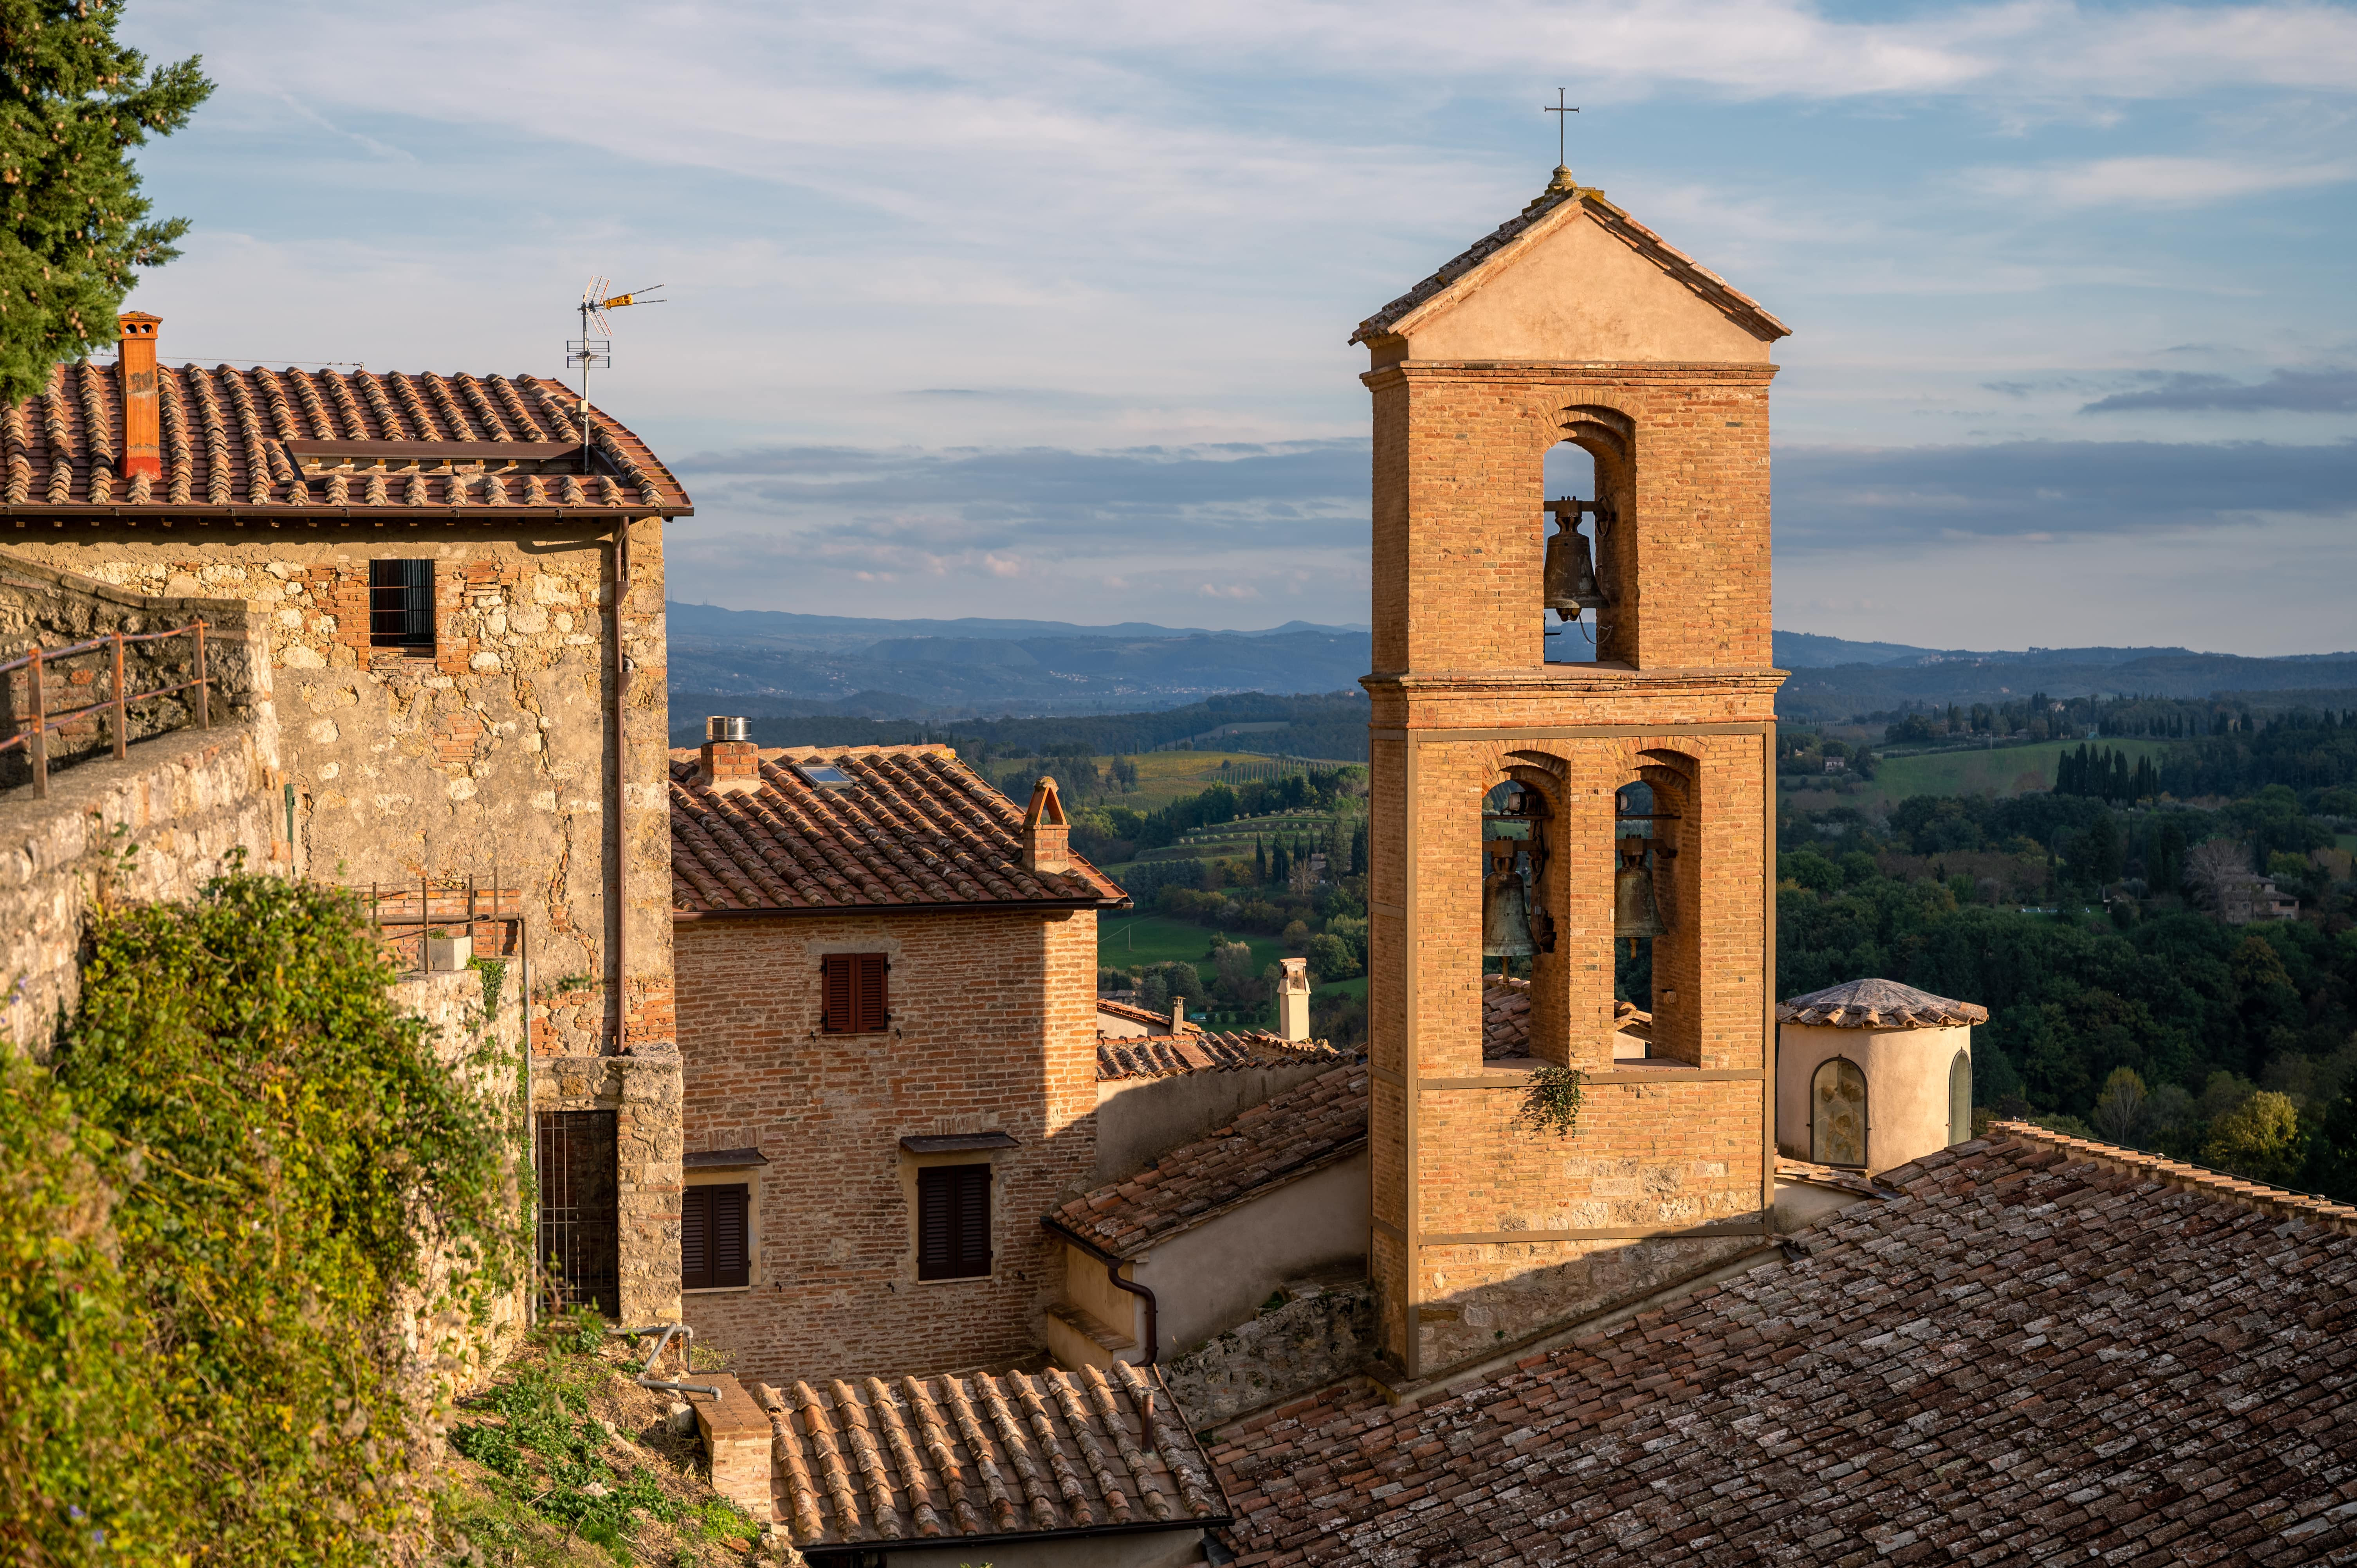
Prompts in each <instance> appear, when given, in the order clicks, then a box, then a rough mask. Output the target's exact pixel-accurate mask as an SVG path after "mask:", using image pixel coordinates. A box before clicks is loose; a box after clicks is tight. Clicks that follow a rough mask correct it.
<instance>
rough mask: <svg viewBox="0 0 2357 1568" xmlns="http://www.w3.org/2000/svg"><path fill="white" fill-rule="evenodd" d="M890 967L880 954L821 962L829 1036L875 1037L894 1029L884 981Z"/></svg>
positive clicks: (842, 954) (832, 955)
mask: <svg viewBox="0 0 2357 1568" xmlns="http://www.w3.org/2000/svg"><path fill="white" fill-rule="evenodd" d="M891 967H892V965H891V963H890V962H889V961H888V960H887V959H886V958H885V956H884V955H883V954H882V953H880V952H834V953H829V954H827V955H826V957H825V958H823V959H822V960H820V961H819V974H820V976H821V981H822V984H821V987H820V989H821V990H822V992H823V993H824V1006H825V1020H824V1022H823V1025H822V1027H823V1028H824V1029H825V1030H826V1032H827V1033H828V1034H830V1035H872V1034H874V1033H876V1032H877V1030H879V1029H885V1028H888V1027H890V1026H891V1022H892V1014H891V1009H890V1008H889V1007H888V1005H887V1004H886V993H885V985H884V977H885V975H886V974H887V973H888V972H889V971H890V970H891Z"/></svg>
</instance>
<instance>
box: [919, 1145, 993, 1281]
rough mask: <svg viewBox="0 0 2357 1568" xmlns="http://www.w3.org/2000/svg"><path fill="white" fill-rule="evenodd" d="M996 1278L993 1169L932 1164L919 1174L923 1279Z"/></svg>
mask: <svg viewBox="0 0 2357 1568" xmlns="http://www.w3.org/2000/svg"><path fill="white" fill-rule="evenodd" d="M986 1273H990V1167H989V1166H988V1165H927V1166H925V1167H924V1168H923V1169H921V1170H920V1171H918V1172H917V1277H918V1278H919V1279H920V1280H957V1279H971V1278H974V1276H976V1275H981V1274H986Z"/></svg>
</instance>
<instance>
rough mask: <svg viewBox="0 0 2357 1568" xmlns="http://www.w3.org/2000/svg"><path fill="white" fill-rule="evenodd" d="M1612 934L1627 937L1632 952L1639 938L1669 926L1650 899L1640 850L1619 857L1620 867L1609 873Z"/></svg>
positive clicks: (1648, 878) (1649, 879)
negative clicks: (1621, 857)
mask: <svg viewBox="0 0 2357 1568" xmlns="http://www.w3.org/2000/svg"><path fill="white" fill-rule="evenodd" d="M1612 934H1613V936H1614V937H1616V938H1619V939H1621V940H1625V941H1627V942H1628V944H1629V950H1630V951H1631V952H1632V953H1633V952H1635V951H1636V950H1637V941H1638V939H1639V938H1641V937H1665V936H1668V935H1669V934H1670V929H1669V927H1667V926H1665V925H1663V924H1662V911H1661V908H1660V907H1659V906H1658V905H1656V904H1655V903H1654V902H1653V874H1652V872H1651V871H1650V870H1648V869H1647V868H1646V866H1645V854H1644V851H1642V850H1639V851H1638V852H1637V854H1636V857H1635V858H1634V859H1624V860H1623V861H1621V862H1620V870H1619V871H1617V872H1615V873H1614V874H1613V876H1612Z"/></svg>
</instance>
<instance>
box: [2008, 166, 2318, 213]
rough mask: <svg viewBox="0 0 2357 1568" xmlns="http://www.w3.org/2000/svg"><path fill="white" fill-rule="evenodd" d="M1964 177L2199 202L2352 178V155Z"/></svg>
mask: <svg viewBox="0 0 2357 1568" xmlns="http://www.w3.org/2000/svg"><path fill="white" fill-rule="evenodd" d="M1962 179H1963V182H1964V185H1965V186H1966V187H1968V188H1971V189H1973V190H1975V192H1977V193H1979V194H1981V195H1984V196H1991V197H1997V198H2001V199H2007V200H2014V201H2029V202H2036V203H2039V204H2040V205H2043V206H2048V207H2065V208H2070V207H2111V206H2123V207H2201V206H2208V205H2210V204H2212V203H2213V202H2218V201H2223V200H2231V199H2234V198H2237V197H2250V196H2265V195H2267V194H2269V193H2270V192H2273V191H2278V190H2304V189H2308V188H2312V187H2316V186H2326V185H2341V184H2345V183H2347V182H2348V181H2350V180H2352V179H2357V159H2340V160H2334V161H2328V162H2321V163H2301V164H2290V165H2286V164H2278V163H2273V162H2269V161H2266V160H2265V159H2241V158H2222V157H2170V156H2158V155H2145V156H2132V157H2115V158H2094V159H2091V160H2088V161H2085V162H2081V163H2067V164H2050V165H2044V166H2035V167H1986V168H1975V169H1967V170H1965V171H1964V174H1963V176H1962Z"/></svg>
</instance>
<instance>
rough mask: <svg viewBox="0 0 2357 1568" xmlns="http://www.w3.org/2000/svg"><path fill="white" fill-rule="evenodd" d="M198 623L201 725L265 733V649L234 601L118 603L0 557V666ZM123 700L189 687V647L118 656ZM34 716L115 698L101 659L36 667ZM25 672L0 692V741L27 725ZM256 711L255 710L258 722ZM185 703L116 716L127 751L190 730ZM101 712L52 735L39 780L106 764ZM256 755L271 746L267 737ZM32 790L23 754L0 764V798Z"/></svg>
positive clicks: (94, 654) (142, 706) (149, 703)
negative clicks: (250, 724)
mask: <svg viewBox="0 0 2357 1568" xmlns="http://www.w3.org/2000/svg"><path fill="white" fill-rule="evenodd" d="M198 620H202V621H204V622H205V623H206V627H205V636H206V646H205V674H206V677H207V679H208V681H209V682H210V690H211V701H210V704H209V708H210V718H211V719H212V721H213V722H214V723H216V724H218V723H221V722H223V721H226V720H230V719H235V718H240V717H243V718H248V719H257V720H260V721H262V722H264V723H267V722H268V720H269V714H268V713H267V712H266V710H267V708H268V704H269V701H270V659H269V642H268V639H267V637H266V635H263V634H262V632H261V628H259V627H258V626H256V625H253V624H252V618H251V617H250V616H249V613H248V610H247V607H246V606H245V605H244V604H243V603H242V601H239V600H234V599H208V598H187V597H179V598H158V597H151V596H146V595H144V594H134V593H126V592H124V591H123V590H122V589H120V588H117V587H114V586H112V585H109V584H106V583H102V582H99V581H97V580H96V579H94V578H89V577H81V576H77V575H74V574H72V573H70V572H63V571H59V570H58V569H56V568H55V567H52V566H47V565H43V564H40V563H38V562H37V561H33V560H31V559H29V558H27V557H26V556H23V555H21V554H15V553H8V552H6V551H0V663H5V662H8V661H11V660H16V659H20V658H22V657H24V656H25V655H26V654H27V653H29V652H30V651H32V650H33V649H34V648H35V647H36V646H38V647H39V648H41V649H42V650H44V651H45V652H50V651H54V650H57V649H60V648H70V647H72V646H73V645H75V644H77V643H81V642H87V641H90V640H91V639H94V638H99V637H103V636H106V635H109V634H111V633H114V632H123V633H125V634H129V635H134V636H136V635H139V634H142V633H149V632H159V631H169V630H171V629H173V628H177V627H183V626H188V625H190V624H191V623H193V622H195V621H198ZM123 662H124V689H125V692H126V693H132V692H154V691H160V690H162V689H163V688H165V687H167V686H178V685H180V684H182V683H183V682H188V681H193V680H194V679H196V662H197V660H196V639H194V637H193V636H180V637H170V638H158V639H155V640H153V641H147V642H131V643H125V644H124V653H123ZM43 674H44V679H43V681H42V682H41V688H42V696H43V699H44V701H43V706H44V710H45V712H47V713H48V714H60V713H63V712H66V711H68V710H70V709H75V708H83V707H87V706H89V705H90V704H91V703H95V702H99V701H102V700H111V699H112V698H113V695H114V655H113V649H112V647H104V648H100V649H96V650H91V651H90V652H86V653H77V654H73V655H70V656H69V657H67V658H65V659H63V660H56V661H52V662H48V663H46V664H45V666H44V671H43ZM31 680H32V671H31V669H30V667H29V666H28V667H27V668H25V669H21V670H16V671H10V672H9V673H8V675H7V676H6V678H5V683H0V736H7V735H13V734H14V733H16V729H17V727H18V725H21V724H25V723H28V722H29V721H30V719H31V715H32V711H33V702H32V697H33V693H32V687H31ZM257 704H259V705H260V708H261V710H263V711H259V712H258V711H257ZM197 716H198V715H197V702H196V693H194V692H193V691H189V692H181V693H176V694H174V695H171V696H162V697H150V698H146V699H144V700H139V701H134V702H130V703H127V704H126V712H125V717H126V719H127V721H128V722H127V724H126V725H125V726H124V734H125V736H127V738H128V739H129V740H130V741H131V742H132V743H134V744H135V743H137V742H139V741H143V740H145V739H147V738H149V737H150V736H157V735H162V734H165V733H167V732H168V731H172V730H179V729H190V728H194V727H195V726H196V724H197ZM113 726H114V721H113V714H112V713H111V712H109V713H104V714H91V715H90V716H88V717H85V718H81V719H77V720H74V721H72V722H71V723H70V724H68V725H66V726H65V727H63V728H62V729H58V730H52V731H50V732H49V736H48V757H49V771H50V773H51V775H52V776H53V777H54V776H55V775H56V774H57V773H58V772H59V770H60V769H61V768H68V767H71V766H73V765H74V764H75V763H77V762H80V761H82V760H86V759H88V758H91V757H112V756H113V754H114V727H113ZM264 744H265V746H275V745H276V738H275V730H274V728H273V729H272V731H271V733H270V734H269V735H268V736H265V740H264ZM31 778H32V758H31V754H30V753H29V751H27V749H26V748H25V747H23V746H17V747H13V748H11V749H10V750H9V751H7V752H5V753H0V789H8V788H14V787H16V786H17V785H20V784H24V783H26V782H28V781H29V780H30V779H31Z"/></svg>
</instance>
